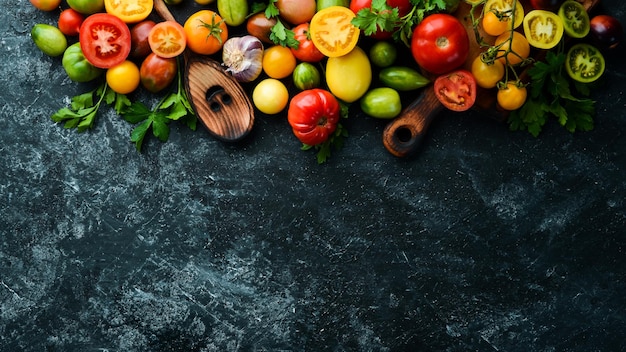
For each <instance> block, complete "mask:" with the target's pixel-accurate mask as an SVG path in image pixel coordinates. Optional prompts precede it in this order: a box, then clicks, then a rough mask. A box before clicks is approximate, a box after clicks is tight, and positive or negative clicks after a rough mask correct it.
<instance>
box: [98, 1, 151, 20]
mask: <svg viewBox="0 0 626 352" xmlns="http://www.w3.org/2000/svg"><path fill="white" fill-rule="evenodd" d="M153 6H154V2H153V0H126V1H119V0H104V8H105V10H106V12H107V13H110V14H111V15H114V16H116V17H118V18H119V19H121V20H122V21H124V22H126V23H137V22H140V21H143V20H145V19H146V18H147V17H148V16H149V15H150V13H151V12H152V7H153Z"/></svg>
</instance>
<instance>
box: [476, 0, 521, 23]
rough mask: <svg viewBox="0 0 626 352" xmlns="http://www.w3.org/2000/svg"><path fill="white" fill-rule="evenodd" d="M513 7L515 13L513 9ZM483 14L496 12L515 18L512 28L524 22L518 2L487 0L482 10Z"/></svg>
mask: <svg viewBox="0 0 626 352" xmlns="http://www.w3.org/2000/svg"><path fill="white" fill-rule="evenodd" d="M514 7H515V12H513V8H514ZM483 11H485V13H487V12H488V11H497V12H499V13H501V14H503V15H505V16H509V18H512V17H513V16H515V22H514V24H515V25H514V26H513V28H517V27H519V26H520V25H521V24H522V21H524V7H523V6H522V4H521V3H520V2H519V1H518V0H487V2H486V3H485V7H484V9H483Z"/></svg>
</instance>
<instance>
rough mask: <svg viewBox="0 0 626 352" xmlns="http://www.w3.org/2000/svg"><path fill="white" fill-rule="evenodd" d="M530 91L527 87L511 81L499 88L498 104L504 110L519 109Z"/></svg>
mask: <svg viewBox="0 0 626 352" xmlns="http://www.w3.org/2000/svg"><path fill="white" fill-rule="evenodd" d="M527 95H528V92H527V90H526V87H524V86H523V85H520V84H518V83H517V82H512V81H509V82H507V83H506V86H505V87H504V88H502V89H498V94H497V100H498V105H500V107H501V108H503V109H504V110H508V111H512V110H517V109H519V108H521V107H522V105H524V103H525V102H526V97H527Z"/></svg>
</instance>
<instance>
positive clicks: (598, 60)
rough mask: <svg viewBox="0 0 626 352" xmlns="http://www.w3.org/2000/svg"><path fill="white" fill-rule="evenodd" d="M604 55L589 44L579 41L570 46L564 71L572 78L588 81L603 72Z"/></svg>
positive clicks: (595, 78)
mask: <svg viewBox="0 0 626 352" xmlns="http://www.w3.org/2000/svg"><path fill="white" fill-rule="evenodd" d="M604 68H605V62H604V56H602V53H600V50H598V49H597V48H596V47H594V46H593V45H591V44H586V43H579V44H576V45H574V46H572V47H571V48H570V49H569V50H568V52H567V56H566V59H565V71H567V73H568V74H569V76H570V77H572V78H573V79H574V80H576V81H578V82H583V83H589V82H593V81H595V80H597V79H598V78H600V76H602V74H603V73H604Z"/></svg>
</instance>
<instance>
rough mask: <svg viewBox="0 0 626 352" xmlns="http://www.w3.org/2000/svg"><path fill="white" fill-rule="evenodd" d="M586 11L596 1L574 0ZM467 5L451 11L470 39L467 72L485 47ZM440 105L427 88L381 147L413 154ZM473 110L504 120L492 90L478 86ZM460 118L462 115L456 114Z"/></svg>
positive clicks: (392, 124) (388, 132) (534, 53)
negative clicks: (480, 40)
mask: <svg viewBox="0 0 626 352" xmlns="http://www.w3.org/2000/svg"><path fill="white" fill-rule="evenodd" d="M577 1H578V2H580V3H581V4H583V6H584V7H585V8H586V9H587V11H588V12H589V11H590V10H591V9H592V8H593V7H595V6H596V5H597V4H598V3H599V1H600V0H577ZM520 3H521V4H522V6H523V7H524V10H525V12H526V13H528V11H530V10H531V9H532V7H531V6H530V3H529V2H528V1H527V0H520ZM470 10H471V6H470V5H469V4H467V3H465V2H464V1H461V3H460V4H459V8H458V10H457V11H456V12H455V14H454V15H455V16H456V17H457V18H458V19H459V20H460V21H461V23H463V24H464V25H465V27H466V30H467V33H468V36H469V38H470V51H469V55H468V58H467V60H466V62H465V64H464V65H463V67H462V68H464V69H466V70H468V71H469V70H471V65H472V61H474V59H475V58H476V57H478V56H479V55H480V54H481V52H483V51H484V50H485V49H486V48H481V47H480V45H479V44H478V42H477V41H476V36H475V33H474V28H473V26H472V23H471V19H470ZM476 11H477V13H476V14H475V16H479V15H480V13H479V11H480V8H477V9H476ZM480 34H481V36H482V37H483V38H484V40H485V41H486V42H487V43H490V44H493V43H494V42H495V37H492V36H489V35H487V34H486V33H484V32H483V31H482V30H481V31H480ZM545 54H546V51H545V50H536V49H532V51H531V56H532V57H534V58H535V59H538V60H541V59H542V58H543V57H544V56H545ZM423 74H424V75H425V76H426V77H428V78H430V79H431V81H434V79H435V78H436V77H435V76H433V75H431V74H429V73H428V72H423ZM444 109H445V108H444V106H443V105H442V104H441V103H440V102H439V100H438V99H437V97H436V96H435V91H434V89H433V86H432V85H429V86H427V87H426V88H425V89H424V90H423V91H422V92H421V95H420V96H418V97H417V98H416V99H415V100H414V101H413V102H411V103H410V104H409V105H408V106H407V107H405V108H404V110H403V111H402V113H400V115H399V116H398V117H396V118H394V119H393V120H392V121H391V122H390V123H389V124H388V125H387V126H386V127H385V130H384V131H383V144H384V146H385V148H386V149H387V150H388V151H389V152H390V153H391V154H393V155H395V156H397V157H406V156H410V155H413V154H414V153H415V152H416V151H417V150H418V149H419V147H420V145H421V142H422V140H423V138H424V135H425V134H426V132H427V129H428V127H429V125H430V123H431V122H432V121H433V120H434V119H435V118H436V117H437V116H438V115H439V114H440V113H441V112H442V111H443V110H444ZM472 109H474V110H480V111H483V112H485V114H488V115H490V116H492V117H494V118H496V119H499V120H504V119H505V118H506V112H505V111H503V110H501V109H498V107H497V104H496V88H492V89H484V88H480V87H478V89H477V92H476V103H475V104H474V106H473V107H472ZM460 116H462V115H460Z"/></svg>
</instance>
